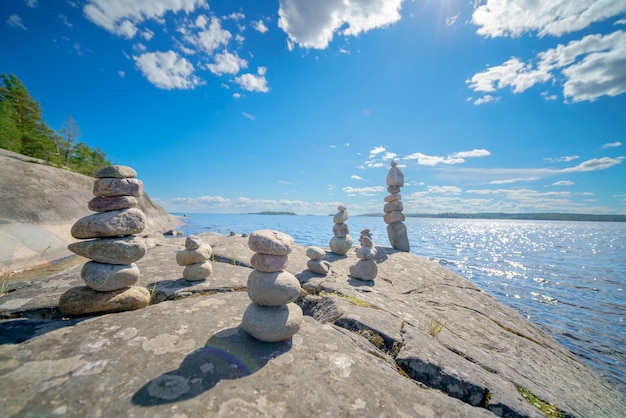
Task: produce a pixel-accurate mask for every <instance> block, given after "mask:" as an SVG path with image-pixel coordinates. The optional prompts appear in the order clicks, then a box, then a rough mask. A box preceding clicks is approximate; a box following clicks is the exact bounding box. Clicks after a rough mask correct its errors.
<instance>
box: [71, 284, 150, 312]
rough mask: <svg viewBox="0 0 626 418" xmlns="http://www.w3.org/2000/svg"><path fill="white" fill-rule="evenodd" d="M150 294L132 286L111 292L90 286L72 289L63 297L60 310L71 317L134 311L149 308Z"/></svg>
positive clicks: (143, 288) (145, 290)
mask: <svg viewBox="0 0 626 418" xmlns="http://www.w3.org/2000/svg"><path fill="white" fill-rule="evenodd" d="M149 303H150V292H148V289H146V288H145V287H142V286H131V287H126V288H123V289H118V290H113V291H111V292H99V291H97V290H93V289H92V288H90V287H88V286H78V287H72V288H71V289H69V290H67V291H66V292H65V293H63V294H62V295H61V298H60V299H59V310H60V311H61V312H62V313H63V314H65V315H70V316H81V315H88V314H102V313H113V312H124V311H132V310H135V309H141V308H145V307H146V306H148V304H149Z"/></svg>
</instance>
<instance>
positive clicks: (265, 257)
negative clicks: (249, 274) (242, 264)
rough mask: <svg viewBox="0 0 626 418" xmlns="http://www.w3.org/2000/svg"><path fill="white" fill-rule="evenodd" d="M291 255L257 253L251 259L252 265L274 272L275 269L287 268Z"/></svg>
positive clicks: (258, 268)
mask: <svg viewBox="0 0 626 418" xmlns="http://www.w3.org/2000/svg"><path fill="white" fill-rule="evenodd" d="M288 261H289V256H287V255H271V254H262V253H255V254H254V255H253V256H252V258H251V259H250V264H252V267H254V268H255V269H257V270H259V271H263V272H266V273H272V272H275V271H282V270H285V269H286V268H287V263H288Z"/></svg>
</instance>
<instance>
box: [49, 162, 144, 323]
mask: <svg viewBox="0 0 626 418" xmlns="http://www.w3.org/2000/svg"><path fill="white" fill-rule="evenodd" d="M136 176H137V173H136V172H135V170H133V169H132V168H131V167H126V166H119V165H111V166H107V167H104V168H103V169H101V170H99V171H98V172H97V173H96V178H97V180H96V181H95V182H94V187H93V194H94V196H95V197H94V198H93V199H92V200H91V201H90V202H89V204H88V207H89V209H90V210H92V211H94V212H98V213H96V214H93V215H89V216H85V217H83V218H81V219H79V220H78V221H76V223H75V224H74V225H73V226H72V230H71V233H72V236H73V237H74V238H76V239H80V240H84V241H78V242H75V243H72V244H70V245H69V246H68V249H69V250H70V251H72V252H74V253H75V254H78V255H80V256H83V257H86V258H88V259H90V260H91V261H89V262H87V263H85V264H84V265H83V268H82V270H81V273H80V276H81V278H82V279H83V280H84V281H85V284H86V285H87V286H79V287H74V288H71V289H69V290H68V291H67V292H65V293H64V294H63V295H61V298H60V300H59V308H60V310H61V312H63V313H64V314H67V315H84V314H89V313H104V312H121V311H127V310H134V309H140V308H143V307H145V306H147V305H148V304H149V303H150V293H149V292H148V290H147V289H146V288H145V287H143V286H134V285H135V283H137V281H138V280H139V276H140V272H139V268H138V267H137V264H135V262H136V261H138V260H140V259H141V258H142V257H143V256H144V255H145V254H146V245H145V243H144V241H143V239H141V238H139V237H137V236H135V235H134V234H138V233H140V232H141V231H143V230H144V228H145V226H146V215H145V214H144V213H143V212H142V211H141V210H140V209H138V208H136V207H135V206H137V198H138V197H140V196H141V195H142V194H143V183H142V182H141V180H139V179H137V178H136Z"/></svg>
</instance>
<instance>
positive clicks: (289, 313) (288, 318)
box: [241, 303, 302, 342]
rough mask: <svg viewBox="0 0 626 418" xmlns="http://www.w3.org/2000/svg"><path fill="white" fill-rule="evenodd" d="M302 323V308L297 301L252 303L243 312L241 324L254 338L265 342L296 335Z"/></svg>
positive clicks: (282, 339)
mask: <svg viewBox="0 0 626 418" xmlns="http://www.w3.org/2000/svg"><path fill="white" fill-rule="evenodd" d="M301 324H302V309H301V308H300V307H299V306H298V305H296V304H295V303H290V304H287V305H280V306H260V305H257V304H255V303H251V304H250V305H248V307H247V308H246V311H245V312H244V313H243V318H242V320H241V326H242V328H243V330H244V331H246V332H247V333H248V334H250V335H252V336H253V337H254V338H256V339H257V340H260V341H265V342H279V341H284V340H286V339H288V338H291V337H292V336H294V335H295V334H296V333H297V332H298V331H299V330H300V326H301Z"/></svg>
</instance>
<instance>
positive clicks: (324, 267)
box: [306, 259, 330, 276]
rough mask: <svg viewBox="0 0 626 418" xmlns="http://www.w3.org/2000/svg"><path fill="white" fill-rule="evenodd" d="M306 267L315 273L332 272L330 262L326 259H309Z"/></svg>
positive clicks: (325, 273)
mask: <svg viewBox="0 0 626 418" xmlns="http://www.w3.org/2000/svg"><path fill="white" fill-rule="evenodd" d="M306 267H307V268H308V269H309V270H311V271H312V272H313V273H317V274H323V275H324V276H325V275H327V274H328V273H329V272H330V263H329V262H328V261H325V260H316V259H310V260H307V262H306Z"/></svg>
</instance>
